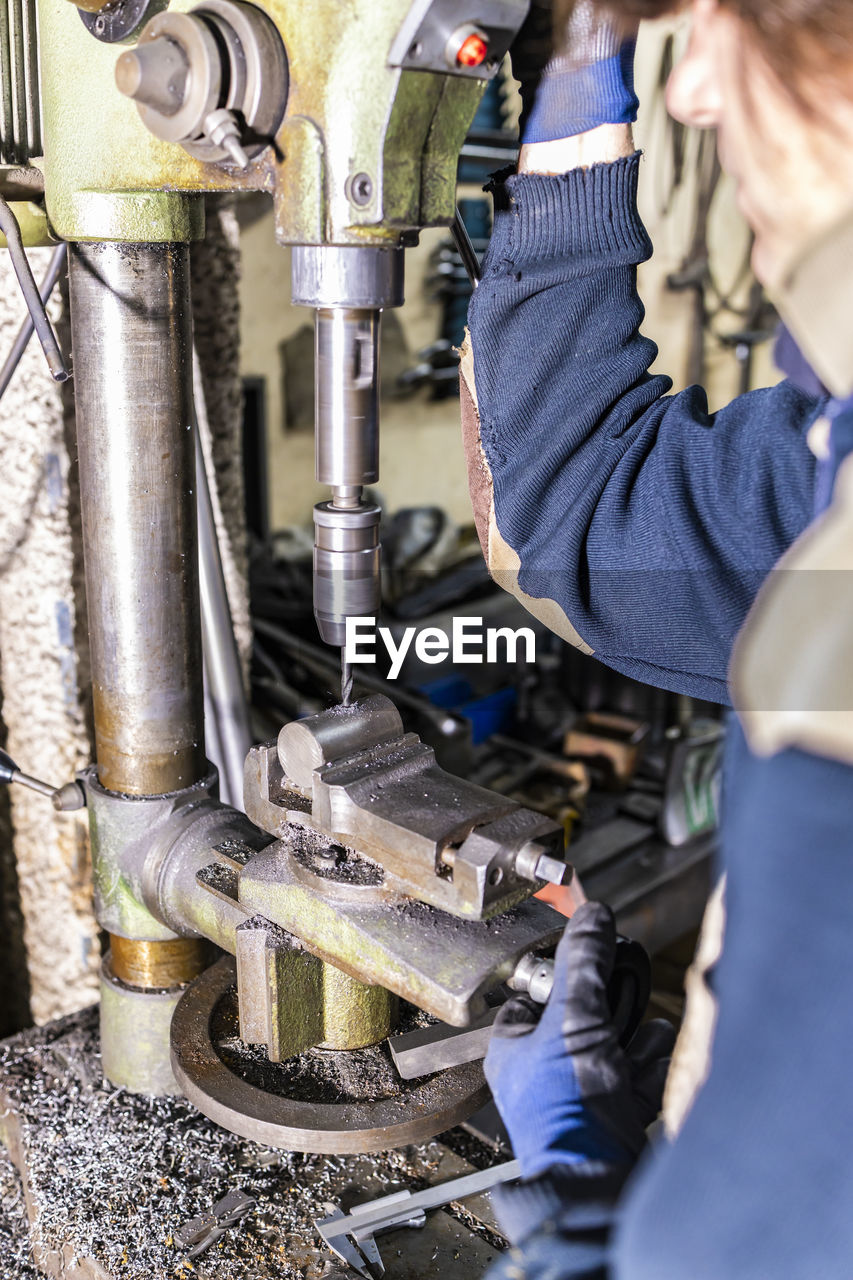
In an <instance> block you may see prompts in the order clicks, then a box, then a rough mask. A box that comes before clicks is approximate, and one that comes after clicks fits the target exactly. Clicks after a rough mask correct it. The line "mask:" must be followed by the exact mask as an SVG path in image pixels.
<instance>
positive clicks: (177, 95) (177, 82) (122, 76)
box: [116, 36, 190, 116]
mask: <svg viewBox="0 0 853 1280" xmlns="http://www.w3.org/2000/svg"><path fill="white" fill-rule="evenodd" d="M189 70H190V63H189V59H188V57H187V55H186V53H185V51H184V48H183V46H182V45H180V44H178V42H177V40H172V39H171V38H170V37H169V36H157V37H156V38H155V39H154V40H151V41H150V42H149V43H148V44H140V45H139V46H138V48H136V49H128V50H127V52H126V53H123V54H122V55H121V57H120V58H119V60H118V62H117V63H116V85H117V87H118V88H119V90H120V91H121V92H122V93H124V94H126V95H127V97H128V98H134V99H135V100H136V101H137V102H141V103H142V104H143V105H144V106H147V107H153V108H154V109H155V110H156V111H159V112H160V113H161V115H164V116H173V115H174V114H175V112H177V111H179V110H180V108H181V107H182V106H183V103H184V97H185V94H186V85H187V76H188V74H189Z"/></svg>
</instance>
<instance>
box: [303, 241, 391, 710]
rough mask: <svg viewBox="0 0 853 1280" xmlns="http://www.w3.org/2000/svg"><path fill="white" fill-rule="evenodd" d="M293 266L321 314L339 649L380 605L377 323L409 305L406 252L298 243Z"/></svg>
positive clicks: (322, 556)
mask: <svg viewBox="0 0 853 1280" xmlns="http://www.w3.org/2000/svg"><path fill="white" fill-rule="evenodd" d="M292 262H293V267H292V283H293V302H294V303H296V304H298V305H301V306H308V307H313V308H314V338H315V346H314V380H315V395H314V404H315V437H314V438H315V449H316V456H315V461H316V475H317V479H318V480H319V481H320V483H321V484H327V485H329V487H330V488H331V490H332V496H331V499H330V500H329V501H327V502H320V503H318V504H317V506H316V507H315V508H314V531H315V532H314V613H315V616H316V618H317V626H318V628H319V630H320V635H321V636H322V637H323V639H324V640H325V641H326V643H327V644H333V645H337V646H340V647H342V646H343V644H344V641H345V639H346V620H347V618H348V617H364V616H370V615H373V614H375V613H376V612H377V610H378V608H379V598H380V581H379V516H380V511H379V508H378V507H377V506H375V505H374V504H373V503H368V502H365V501H364V500H363V490H364V486H365V485H368V484H374V483H375V482H376V480H378V478H379V331H380V319H381V313H382V310H383V308H385V307H398V306H400V305H401V303H402V301H403V250H402V249H399V248H367V247H365V248H362V247H360V246H341V245H316V246H314V245H312V246H301V247H299V248H295V249H294V250H293V259H292ZM346 676H347V673H346V671H344V680H343V700H344V701H347V700H348V688H347V678H346Z"/></svg>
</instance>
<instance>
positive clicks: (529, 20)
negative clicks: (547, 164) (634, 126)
mask: <svg viewBox="0 0 853 1280" xmlns="http://www.w3.org/2000/svg"><path fill="white" fill-rule="evenodd" d="M555 34H556V37H557V39H556V41H555V38H554V37H555ZM636 34H637V33H636V26H631V25H626V23H625V22H624V21H623V22H617V21H616V20H614V19H612V18H610V17H608V16H606V14H603V13H602V12H601V10H600V9H599V8H598V7H597V6H596V5H595V4H593V3H592V0H578V3H577V4H576V5H575V7H574V9H573V10H572V14H571V17H570V18H569V21H568V25H567V27H566V30H565V31H564V32H557V33H555V32H554V31H553V16H552V7H551V0H532V3H531V6H530V10H529V12H528V15H527V17H526V18H525V20H524V23H523V24H522V26H521V29H520V30H519V33H518V35H517V36H516V38H515V40H514V42H513V45H512V48H511V49H510V56H511V59H512V74H513V76H514V77H515V79H516V80H518V81H519V83H520V86H521V117H520V120H519V131H520V133H521V140H522V142H523V143H528V142H553V141H555V140H556V139H557V138H570V137H573V136H574V135H575V134H578V133H586V132H587V130H589V129H596V128H597V127H598V126H599V125H602V124H629V123H630V122H631V121H632V120H636V118H637V106H638V102H637V96H636V94H635V93H634V46H635V44H636ZM555 46H556V48H555Z"/></svg>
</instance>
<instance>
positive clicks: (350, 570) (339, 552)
mask: <svg viewBox="0 0 853 1280" xmlns="http://www.w3.org/2000/svg"><path fill="white" fill-rule="evenodd" d="M381 514H382V513H381V510H380V508H379V507H378V506H375V505H374V504H373V503H359V504H358V505H356V506H355V507H341V506H338V505H336V504H335V503H334V502H318V503H317V505H316V506H315V507H314V577H313V584H314V617H315V618H316V620H317V629H318V631H319V632H320V635H321V637H322V639H323V640H324V641H325V642H326V644H330V645H334V646H335V647H336V648H338V649H340V648H342V647H343V646H344V644H345V643H346V628H347V618H372V617H375V616H376V614H377V613H378V612H379V606H380V603H381V578H380V566H381V550H380V546H379V521H380V518H381Z"/></svg>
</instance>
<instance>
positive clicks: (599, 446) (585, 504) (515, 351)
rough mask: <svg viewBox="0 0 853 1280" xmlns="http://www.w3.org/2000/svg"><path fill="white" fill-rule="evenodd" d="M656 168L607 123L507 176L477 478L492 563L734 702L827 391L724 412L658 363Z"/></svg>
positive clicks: (583, 630) (476, 319)
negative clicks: (640, 279)
mask: <svg viewBox="0 0 853 1280" xmlns="http://www.w3.org/2000/svg"><path fill="white" fill-rule="evenodd" d="M540 93H541V91H540ZM638 168H639V155H637V154H635V153H633V151H632V142H631V133H630V126H629V125H627V124H624V123H623V124H614V123H604V124H603V125H601V126H599V127H597V128H595V129H592V130H588V131H586V132H584V133H582V134H580V135H578V136H573V137H570V138H565V139H552V140H548V141H543V142H536V143H534V144H533V145H527V146H525V147H523V148H522V154H521V164H520V170H521V171H520V172H519V173H517V174H513V175H511V176H509V177H504V178H503V179H499V180H497V181H495V183H494V184H493V191H494V198H495V223H494V231H493V235H492V240H491V243H490V246H489V249H488V252H487V255H486V258H485V261H484V271H483V278H482V280H481V282H480V284H479V286H478V287H477V289H476V290H475V292H474V296H473V299H472V302H471V307H470V310H469V335H468V338H467V340H466V344H465V347H464V348H463V353H462V410H463V434H464V439H465V447H466V455H467V459H468V471H469V483H470V488H471V495H472V500H473V503H474V510H475V517H476V520H477V527H478V532H479V534H480V538H481V542H482V543H483V547H484V551H485V553H486V556H487V560H488V562H489V567H490V569H491V571H492V573H493V576H494V577H495V579H496V580H497V581H498V582H499V583H500V584H501V585H503V586H505V587H507V588H508V589H509V590H512V591H513V592H514V593H515V594H517V595H519V597H520V598H521V599H522V601H523V602H524V604H525V605H526V606H527V607H528V608H529V609H530V610H531V611H532V612H534V613H536V614H537V615H538V616H540V617H542V618H543V620H544V621H546V622H547V623H548V625H549V626H551V627H552V629H553V630H555V631H557V632H558V633H559V634H562V635H563V636H564V638H566V639H568V640H570V641H571V642H572V643H574V644H577V645H578V646H579V647H580V648H583V649H586V651H587V652H594V653H595V654H596V656H597V657H598V658H600V659H601V660H602V661H603V662H605V663H607V664H608V665H609V666H612V667H614V668H616V669H617V670H619V671H623V672H625V673H626V674H628V675H631V676H634V677H637V678H639V679H642V680H645V681H647V682H649V683H651V684H655V685H658V686H662V687H665V688H670V689H674V690H676V691H678V692H683V693H689V694H693V695H695V696H699V697H705V698H710V699H713V700H717V701H721V702H727V701H728V700H729V699H728V691H727V687H726V668H727V664H728V660H729V655H730V650H731V645H732V641H733V638H734V636H735V634H736V632H737V630H738V629H739V627H740V625H741V623H742V622H743V619H744V617H745V615H746V612H747V610H748V608H749V606H750V604H751V603H752V600H753V598H754V596H755V593H756V591H757V589H758V587H759V585H760V584H761V582H762V580H763V579H764V577H765V576H766V574H767V572H768V571H769V569H770V568H771V567H772V566H773V564H774V563H775V562H776V561H777V560H778V558H779V556H780V555H781V554H782V552H783V551H784V550H785V549H786V548H787V547H788V546H789V545H790V543H791V542H792V541H793V539H794V538H795V537H796V536H797V535H798V534H799V533H800V532H801V531H802V530H803V529H804V528H805V526H806V525H807V523H808V521H809V519H810V518H811V515H812V509H811V503H812V491H813V475H814V459H813V458H812V456H811V454H810V452H809V450H808V447H807V444H806V441H805V429H806V427H807V425H808V424H809V423H810V421H811V420H812V419H813V418H814V417H815V416H816V414H817V412H818V408H819V403H818V402H816V401H815V400H813V399H810V398H809V397H808V396H807V395H805V394H804V393H802V392H800V391H798V390H797V389H796V388H795V387H793V386H792V385H791V384H790V383H788V382H783V383H780V384H779V385H778V386H776V387H773V388H770V389H768V390H762V391H755V392H751V393H749V394H748V395H745V396H740V397H739V398H738V399H736V400H735V401H733V402H732V403H731V404H730V405H728V406H727V407H726V408H725V409H722V410H720V411H719V412H718V413H716V414H711V413H709V411H708V404H707V399H706V396H705V393H704V392H703V391H702V390H701V388H699V387H691V388H689V389H687V390H686V391H684V392H682V393H680V394H679V395H676V396H668V395H667V392H668V391H669V390H670V387H671V382H670V380H669V379H667V378H664V377H662V376H654V377H652V376H651V375H650V374H649V373H648V369H649V366H650V365H651V363H652V361H653V360H654V359H655V357H656V356H657V348H656V347H655V345H654V343H652V342H651V341H649V340H648V339H647V338H644V337H643V336H641V334H640V331H639V330H640V324H641V323H642V320H643V315H644V312H643V307H642V303H641V301H640V299H639V296H638V294H637V288H636V268H637V265H638V264H639V263H640V262H643V261H645V260H646V259H647V258H648V257H649V256H650V254H651V244H650V241H649V238H648V235H647V233H646V231H645V228H644V226H643V224H642V222H641V220H640V217H639V214H638V211H637V204H636V185H637V174H638Z"/></svg>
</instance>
